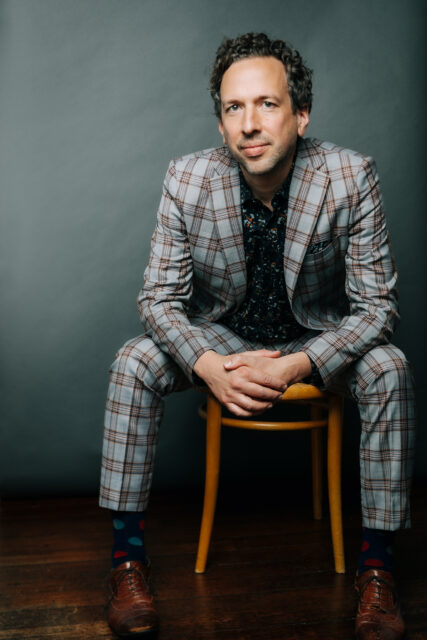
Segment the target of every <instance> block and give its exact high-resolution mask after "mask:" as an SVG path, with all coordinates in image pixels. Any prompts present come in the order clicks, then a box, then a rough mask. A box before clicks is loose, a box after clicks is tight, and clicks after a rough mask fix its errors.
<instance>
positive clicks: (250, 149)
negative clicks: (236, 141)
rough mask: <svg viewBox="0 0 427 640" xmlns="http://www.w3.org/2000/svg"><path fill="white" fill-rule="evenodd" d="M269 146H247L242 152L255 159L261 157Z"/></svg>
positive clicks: (262, 144) (261, 144)
mask: <svg viewBox="0 0 427 640" xmlns="http://www.w3.org/2000/svg"><path fill="white" fill-rule="evenodd" d="M267 146H268V145H267V144H266V143H260V144H251V145H245V146H244V147H242V151H243V153H245V155H247V156H249V157H251V158H253V157H255V156H259V155H261V154H262V153H263V151H264V150H265V149H266V147H267Z"/></svg>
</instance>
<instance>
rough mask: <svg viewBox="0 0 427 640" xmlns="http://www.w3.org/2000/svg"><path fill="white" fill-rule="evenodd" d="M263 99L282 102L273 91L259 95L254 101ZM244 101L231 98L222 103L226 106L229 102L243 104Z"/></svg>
mask: <svg viewBox="0 0 427 640" xmlns="http://www.w3.org/2000/svg"><path fill="white" fill-rule="evenodd" d="M263 100H273V101H274V102H280V98H279V97H278V96H276V95H275V94H273V93H269V94H265V95H260V96H257V97H256V98H255V100H254V102H262V101H263ZM242 102H244V100H239V99H238V98H235V99H233V98H230V99H229V100H225V101H223V102H221V104H222V105H223V106H226V105H229V104H241V103H242Z"/></svg>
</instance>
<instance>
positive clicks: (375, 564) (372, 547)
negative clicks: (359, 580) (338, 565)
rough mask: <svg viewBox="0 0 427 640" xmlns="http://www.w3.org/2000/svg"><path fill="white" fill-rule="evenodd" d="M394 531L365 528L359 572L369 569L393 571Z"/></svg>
mask: <svg viewBox="0 0 427 640" xmlns="http://www.w3.org/2000/svg"><path fill="white" fill-rule="evenodd" d="M393 539H394V532H393V531H380V530H379V529H368V528H363V534H362V548H361V551H360V556H359V566H358V574H359V576H360V574H361V573H363V572H364V571H369V569H381V570H382V571H391V572H392V571H393V550H392V544H393Z"/></svg>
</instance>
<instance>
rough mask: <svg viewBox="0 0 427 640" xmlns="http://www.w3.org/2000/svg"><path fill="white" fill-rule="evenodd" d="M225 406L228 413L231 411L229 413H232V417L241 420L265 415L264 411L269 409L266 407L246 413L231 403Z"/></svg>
mask: <svg viewBox="0 0 427 640" xmlns="http://www.w3.org/2000/svg"><path fill="white" fill-rule="evenodd" d="M225 406H226V408H227V409H228V410H229V411H231V413H234V415H236V416H238V417H241V418H251V417H254V416H259V415H261V414H262V413H265V411H266V410H267V409H269V408H270V407H268V406H267V407H265V408H264V409H262V410H258V411H247V410H246V409H242V407H239V405H237V404H233V403H232V402H230V403H228V404H226V405H225Z"/></svg>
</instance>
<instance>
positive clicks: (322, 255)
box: [301, 236, 346, 277]
mask: <svg viewBox="0 0 427 640" xmlns="http://www.w3.org/2000/svg"><path fill="white" fill-rule="evenodd" d="M345 241H346V240H345V238H342V237H341V236H338V237H337V238H334V239H333V240H331V241H322V242H317V243H314V244H312V245H310V246H309V247H308V249H307V253H306V254H305V258H304V261H303V263H302V268H301V271H302V272H304V273H305V274H316V275H317V276H318V277H319V276H320V275H322V277H324V276H329V275H330V274H331V273H336V272H337V271H340V270H341V269H343V268H344V243H345Z"/></svg>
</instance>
